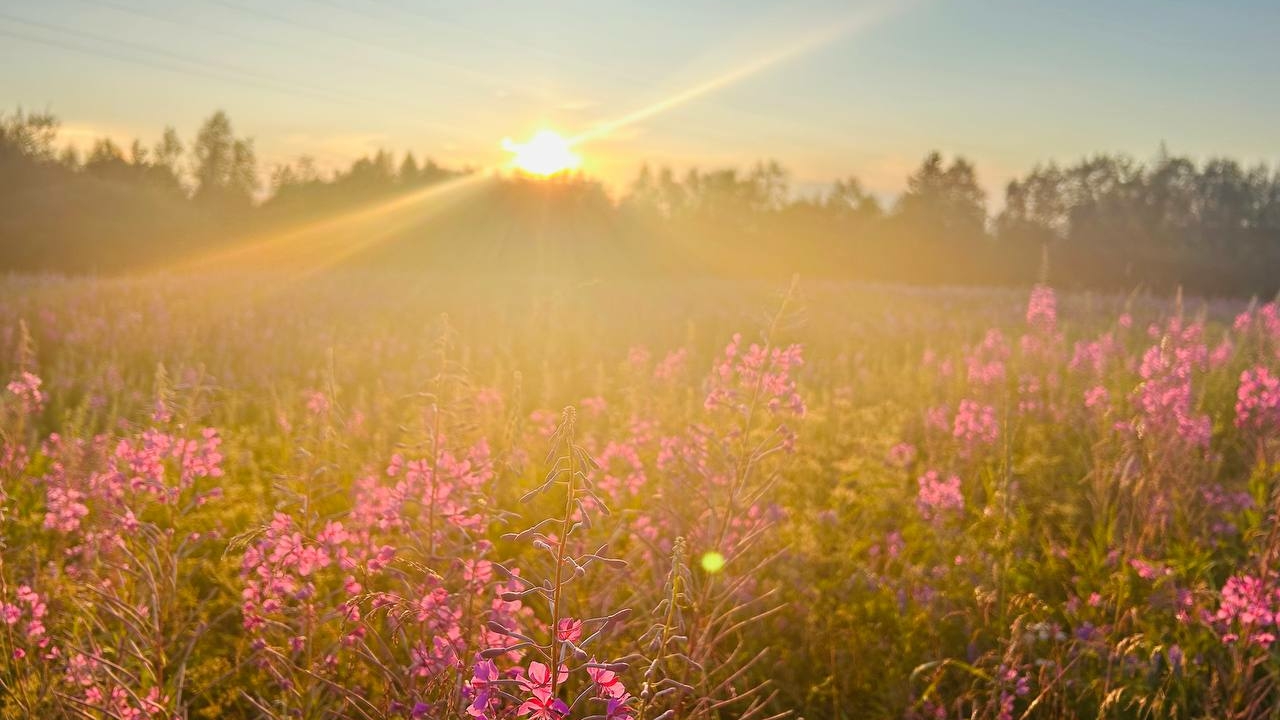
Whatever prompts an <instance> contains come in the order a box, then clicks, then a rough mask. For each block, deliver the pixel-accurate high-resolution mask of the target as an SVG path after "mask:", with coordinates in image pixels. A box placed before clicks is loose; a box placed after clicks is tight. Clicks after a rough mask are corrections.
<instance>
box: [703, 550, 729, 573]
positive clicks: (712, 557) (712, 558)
mask: <svg viewBox="0 0 1280 720" xmlns="http://www.w3.org/2000/svg"><path fill="white" fill-rule="evenodd" d="M724 564H725V559H724V555H721V554H720V553H718V552H716V551H715V550H712V551H710V552H707V553H704V554H703V555H702V562H701V565H702V569H703V570H706V571H707V572H708V573H711V574H712V575H715V574H716V573H718V572H720V571H721V570H723V569H724Z"/></svg>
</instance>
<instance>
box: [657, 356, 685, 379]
mask: <svg viewBox="0 0 1280 720" xmlns="http://www.w3.org/2000/svg"><path fill="white" fill-rule="evenodd" d="M688 364H689V351H688V350H686V349H685V348H677V349H675V350H672V351H671V352H669V353H667V354H666V356H664V357H663V358H662V361H661V362H659V363H658V364H657V365H656V366H654V368H653V379H655V380H662V381H663V382H669V381H672V380H675V379H677V378H679V377H680V376H681V375H682V374H683V373H684V370H685V367H686V366H687V365H688Z"/></svg>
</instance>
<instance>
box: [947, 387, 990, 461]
mask: <svg viewBox="0 0 1280 720" xmlns="http://www.w3.org/2000/svg"><path fill="white" fill-rule="evenodd" d="M951 434H952V436H953V437H955V439H956V440H957V441H958V442H959V443H960V452H961V454H962V455H965V456H969V455H972V454H973V453H974V451H976V450H977V449H978V448H979V447H982V446H991V445H995V443H996V440H998V439H999V438H1000V425H999V423H998V422H997V421H996V409H995V408H994V407H992V406H990V405H983V404H981V403H978V402H975V401H973V400H961V401H960V405H959V407H957V408H956V416H955V418H954V419H953V421H952V430H951Z"/></svg>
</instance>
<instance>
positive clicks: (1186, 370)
mask: <svg viewBox="0 0 1280 720" xmlns="http://www.w3.org/2000/svg"><path fill="white" fill-rule="evenodd" d="M1202 332H1203V326H1201V325H1199V324H1198V323H1197V324H1192V325H1189V326H1187V327H1185V328H1183V327H1182V326H1181V323H1180V321H1179V320H1177V319H1176V318H1175V319H1174V320H1173V321H1171V322H1170V323H1169V328H1168V330H1167V331H1166V333H1165V334H1164V336H1163V338H1162V339H1161V340H1160V342H1159V343H1157V344H1156V345H1152V346H1151V347H1150V348H1148V349H1147V351H1146V352H1145V353H1143V355H1142V364H1141V365H1140V366H1139V368H1138V374H1139V376H1140V377H1141V378H1142V384H1141V385H1139V386H1138V389H1137V391H1136V393H1135V399H1134V403H1135V405H1137V408H1138V411H1139V413H1140V415H1141V418H1142V421H1143V424H1144V425H1145V426H1146V428H1147V430H1148V432H1156V433H1161V434H1164V435H1168V436H1172V437H1177V438H1180V439H1181V440H1182V441H1184V442H1185V443H1186V444H1188V445H1190V446H1193V447H1202V448H1203V447H1208V446H1209V439H1210V436H1211V434H1212V423H1211V422H1210V419H1209V416H1208V415H1205V414H1202V413H1197V412H1195V393H1194V390H1193V388H1192V379H1193V375H1194V372H1195V371H1196V370H1197V369H1200V368H1203V367H1205V364H1206V363H1207V361H1208V350H1207V349H1206V348H1205V346H1204V343H1203V342H1202V340H1201V336H1202Z"/></svg>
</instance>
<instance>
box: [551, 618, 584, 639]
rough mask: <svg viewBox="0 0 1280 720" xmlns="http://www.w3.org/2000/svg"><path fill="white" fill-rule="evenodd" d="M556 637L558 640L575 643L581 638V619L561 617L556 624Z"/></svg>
mask: <svg viewBox="0 0 1280 720" xmlns="http://www.w3.org/2000/svg"><path fill="white" fill-rule="evenodd" d="M556 639H557V640H559V641H560V642H569V643H575V644H576V643H577V642H578V641H579V640H581V639H582V621H581V620H575V619H574V618H561V620H560V622H559V624H558V625H556Z"/></svg>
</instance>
